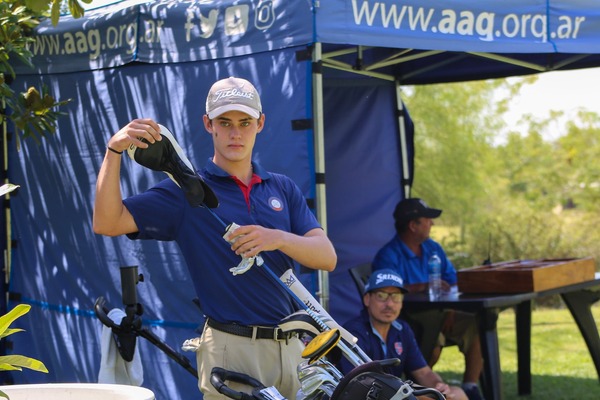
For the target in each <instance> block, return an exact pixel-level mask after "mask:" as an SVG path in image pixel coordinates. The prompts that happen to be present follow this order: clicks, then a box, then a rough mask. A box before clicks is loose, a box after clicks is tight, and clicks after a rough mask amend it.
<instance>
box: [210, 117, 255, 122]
mask: <svg viewBox="0 0 600 400" xmlns="http://www.w3.org/2000/svg"><path fill="white" fill-rule="evenodd" d="M217 120H219V121H227V122H233V119H231V118H227V117H221V116H219V117H217ZM238 121H239V122H245V121H252V117H244V118H240V119H239V120H238Z"/></svg>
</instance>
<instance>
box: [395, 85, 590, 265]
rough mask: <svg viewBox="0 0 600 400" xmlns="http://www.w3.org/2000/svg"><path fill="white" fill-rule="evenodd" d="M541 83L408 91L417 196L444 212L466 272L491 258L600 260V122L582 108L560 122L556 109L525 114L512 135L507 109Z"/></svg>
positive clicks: (452, 250)
mask: <svg viewBox="0 0 600 400" xmlns="http://www.w3.org/2000/svg"><path fill="white" fill-rule="evenodd" d="M534 79H535V78H531V77H529V78H523V79H520V80H517V81H516V82H511V83H510V84H509V82H508V81H507V80H504V79H500V80H490V81H478V82H468V83H457V84H441V85H429V86H419V87H414V88H410V90H408V91H407V96H406V99H405V100H406V103H407V107H408V109H409V110H410V112H411V116H412V117H413V120H414V122H415V147H416V150H415V153H416V154H415V181H414V185H413V191H412V196H414V197H422V198H424V199H425V200H426V201H427V202H428V203H430V204H431V205H432V206H433V207H439V208H442V209H443V210H444V213H443V214H442V217H441V218H440V219H439V220H438V221H436V222H437V223H438V224H439V225H443V226H444V228H446V229H445V230H443V231H444V234H443V240H442V241H443V244H444V246H445V247H446V249H447V250H448V253H449V255H450V256H451V257H453V260H454V262H455V264H456V265H457V267H459V268H460V267H470V266H473V265H479V264H481V263H482V262H483V260H485V259H487V258H488V257H491V260H492V261H503V260H513V259H532V258H566V257H586V256H594V257H596V259H598V260H600V250H598V249H597V246H596V245H595V244H596V243H597V242H598V241H599V240H600V233H599V232H598V230H597V228H596V226H597V225H598V223H599V222H600V217H598V215H599V213H598V211H599V208H600V201H599V200H600V164H598V163H597V162H596V161H595V160H596V158H597V154H600V116H598V115H597V114H595V113H591V112H587V111H581V112H580V113H579V115H578V116H577V118H575V119H574V120H572V121H568V122H567V123H564V122H562V124H561V121H563V120H562V119H561V118H562V113H561V112H559V111H552V112H550V114H549V115H548V117H547V118H545V119H542V120H536V119H534V118H533V117H531V116H528V117H526V118H525V119H524V121H522V122H523V123H524V125H525V126H526V131H525V132H524V133H522V132H506V131H507V127H506V125H505V123H504V121H503V114H504V112H505V111H506V109H507V107H506V106H507V104H508V102H510V100H511V98H513V97H514V95H515V94H518V91H519V90H520V88H521V87H522V86H523V85H527V84H529V83H531V82H532V81H534ZM499 93H500V94H502V96H501V97H500V98H498V95H499ZM501 132H504V134H503V139H504V140H502V141H499V140H498V138H499V137H500V135H499V133H501ZM548 138H557V139H554V140H550V139H548ZM583 227H585V229H583ZM434 232H435V231H434Z"/></svg>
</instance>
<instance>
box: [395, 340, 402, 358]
mask: <svg viewBox="0 0 600 400" xmlns="http://www.w3.org/2000/svg"><path fill="white" fill-rule="evenodd" d="M394 349H395V350H396V354H398V355H401V354H402V350H403V349H402V342H396V343H394Z"/></svg>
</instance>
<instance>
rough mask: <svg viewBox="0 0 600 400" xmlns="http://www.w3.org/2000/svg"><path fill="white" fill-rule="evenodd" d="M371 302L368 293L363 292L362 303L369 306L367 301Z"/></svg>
mask: <svg viewBox="0 0 600 400" xmlns="http://www.w3.org/2000/svg"><path fill="white" fill-rule="evenodd" d="M370 302H371V296H370V295H369V293H365V294H364V295H363V304H364V306H365V307H369V303H370Z"/></svg>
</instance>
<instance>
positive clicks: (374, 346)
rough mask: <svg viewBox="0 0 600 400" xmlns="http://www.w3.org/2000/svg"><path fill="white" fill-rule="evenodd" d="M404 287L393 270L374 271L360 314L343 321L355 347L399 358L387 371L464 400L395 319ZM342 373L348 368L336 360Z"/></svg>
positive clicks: (381, 357) (373, 354)
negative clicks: (396, 363) (398, 361)
mask: <svg viewBox="0 0 600 400" xmlns="http://www.w3.org/2000/svg"><path fill="white" fill-rule="evenodd" d="M406 291H407V290H406V289H405V288H404V285H403V281H402V278H401V277H400V276H399V275H398V274H397V273H396V272H394V271H393V270H390V269H387V270H380V271H376V272H374V273H373V274H372V275H371V276H370V278H369V281H368V282H367V284H366V286H365V291H364V295H363V304H364V305H365V308H364V309H363V310H362V311H361V313H360V315H359V316H357V317H356V318H354V319H351V320H350V321H348V322H346V324H344V328H346V329H347V330H348V331H349V332H350V333H352V334H353V335H354V336H356V338H358V342H357V344H358V346H360V348H361V349H362V350H363V351H364V352H365V353H366V354H367V355H368V356H369V357H371V359H373V360H384V359H388V358H398V359H400V364H399V365H397V366H394V367H387V372H388V373H390V374H392V375H395V376H397V377H400V378H402V377H403V376H405V375H410V377H411V378H412V379H413V380H414V381H415V382H416V383H418V384H419V385H422V386H425V387H430V388H435V389H437V390H439V391H440V392H442V394H444V395H445V396H446V398H447V399H451V400H467V396H466V395H465V393H464V392H463V390H462V389H461V388H459V387H456V386H449V385H447V384H446V383H444V381H443V380H442V378H441V377H440V376H439V375H438V374H437V373H435V372H433V371H432V369H431V367H429V365H427V362H426V361H425V359H424V358H423V355H422V354H421V350H420V349H419V345H418V344H417V341H416V340H415V336H414V334H413V331H412V330H411V329H410V326H409V325H408V324H407V323H406V322H404V321H402V320H399V319H398V317H399V315H400V311H401V310H402V299H403V293H405V292H406ZM340 368H341V370H342V372H343V373H344V374H347V373H348V372H350V371H351V370H352V365H351V364H350V363H349V362H348V361H347V360H345V359H342V360H341V361H340Z"/></svg>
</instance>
